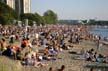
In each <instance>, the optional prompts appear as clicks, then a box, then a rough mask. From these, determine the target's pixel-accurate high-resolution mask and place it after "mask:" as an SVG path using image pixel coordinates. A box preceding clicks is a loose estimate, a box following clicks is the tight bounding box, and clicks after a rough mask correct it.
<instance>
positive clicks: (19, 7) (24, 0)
mask: <svg viewBox="0 0 108 71" xmlns="http://www.w3.org/2000/svg"><path fill="white" fill-rule="evenodd" d="M0 1H1V2H3V3H5V4H7V5H8V6H10V7H11V8H13V9H15V10H16V12H18V13H19V14H23V13H30V10H31V9H30V8H31V0H0Z"/></svg>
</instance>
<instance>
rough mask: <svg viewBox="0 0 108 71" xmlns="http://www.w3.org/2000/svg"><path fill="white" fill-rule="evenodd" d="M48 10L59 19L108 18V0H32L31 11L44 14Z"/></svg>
mask: <svg viewBox="0 0 108 71" xmlns="http://www.w3.org/2000/svg"><path fill="white" fill-rule="evenodd" d="M47 10H53V11H54V12H55V13H57V15H58V18H59V19H73V20H75V19H98V20H108V0H31V12H32V13H34V12H37V13H39V14H40V15H42V14H43V13H44V12H45V11H47Z"/></svg>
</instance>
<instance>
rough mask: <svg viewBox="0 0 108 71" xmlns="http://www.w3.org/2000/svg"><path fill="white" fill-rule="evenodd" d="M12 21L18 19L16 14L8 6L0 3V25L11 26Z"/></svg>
mask: <svg viewBox="0 0 108 71" xmlns="http://www.w3.org/2000/svg"><path fill="white" fill-rule="evenodd" d="M14 19H18V14H17V12H16V11H15V10H13V9H12V8H10V7H9V6H8V5H6V4H4V3H1V2H0V24H2V25H9V24H13V20H14Z"/></svg>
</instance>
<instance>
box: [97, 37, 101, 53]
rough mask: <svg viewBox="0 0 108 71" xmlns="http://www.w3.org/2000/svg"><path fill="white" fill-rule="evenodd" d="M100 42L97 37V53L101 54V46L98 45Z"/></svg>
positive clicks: (99, 38)
mask: <svg viewBox="0 0 108 71" xmlns="http://www.w3.org/2000/svg"><path fill="white" fill-rule="evenodd" d="M100 40H101V37H100V36H98V39H97V51H98V52H99V53H101V46H102V44H101V43H100Z"/></svg>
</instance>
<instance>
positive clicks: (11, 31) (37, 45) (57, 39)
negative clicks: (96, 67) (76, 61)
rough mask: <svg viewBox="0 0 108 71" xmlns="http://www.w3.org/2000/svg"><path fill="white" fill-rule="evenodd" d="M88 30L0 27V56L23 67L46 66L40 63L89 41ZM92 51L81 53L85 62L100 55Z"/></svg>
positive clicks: (73, 27)
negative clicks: (15, 61) (23, 65)
mask: <svg viewBox="0 0 108 71" xmlns="http://www.w3.org/2000/svg"><path fill="white" fill-rule="evenodd" d="M90 28H91V27H88V26H81V25H80V26H78V25H74V26H70V25H47V26H0V40H1V41H0V44H1V47H0V53H1V54H2V55H6V56H8V57H10V58H12V59H17V60H21V62H22V64H25V65H31V66H36V67H39V66H48V64H47V63H45V62H44V60H47V61H50V60H57V55H59V54H60V53H61V52H62V51H63V50H68V49H70V48H72V47H74V44H75V45H79V44H80V42H81V40H83V39H88V38H91V37H92V35H90V34H89V33H88V30H89V29H90ZM92 52H93V49H92V50H91V51H87V52H86V53H85V56H86V57H85V58H86V60H91V58H92V56H93V55H94V57H95V58H96V59H97V57H100V56H101V55H98V56H97V53H95V54H93V53H92ZM97 60H98V59H97ZM103 61H104V60H103ZM50 71H51V70H50ZM60 71H63V70H60Z"/></svg>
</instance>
